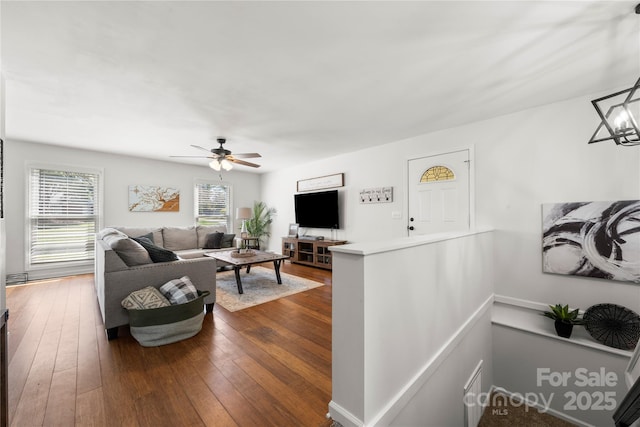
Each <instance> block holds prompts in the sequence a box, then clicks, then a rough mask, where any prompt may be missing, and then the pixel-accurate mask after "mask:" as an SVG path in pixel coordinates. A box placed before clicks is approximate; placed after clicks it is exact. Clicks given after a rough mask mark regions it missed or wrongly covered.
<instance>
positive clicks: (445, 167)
mask: <svg viewBox="0 0 640 427" xmlns="http://www.w3.org/2000/svg"><path fill="white" fill-rule="evenodd" d="M408 171H409V186H408V189H409V211H408V213H409V216H408V217H409V224H408V226H407V229H408V231H409V236H415V235H420V234H430V233H441V232H445V231H458V230H468V229H469V221H470V211H469V209H470V203H469V150H462V151H454V152H451V153H445V154H439V155H436V156H429V157H421V158H418V159H411V160H409V167H408Z"/></svg>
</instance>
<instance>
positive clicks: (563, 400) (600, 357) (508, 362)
mask: <svg viewBox="0 0 640 427" xmlns="http://www.w3.org/2000/svg"><path fill="white" fill-rule="evenodd" d="M493 354H494V356H493V357H494V367H495V368H494V380H495V385H496V386H498V387H502V388H504V389H506V390H508V391H511V392H518V393H521V394H523V395H528V396H532V397H533V396H534V395H535V396H536V398H532V399H531V400H532V401H533V402H535V401H536V399H537V402H539V403H541V402H543V401H544V402H549V408H550V412H551V413H552V414H553V412H554V411H556V412H559V413H560V414H562V415H564V416H566V417H570V419H569V421H571V422H573V423H575V424H578V423H581V424H584V425H592V426H613V425H614V423H613V418H612V417H613V413H614V410H613V409H611V403H612V402H614V403H615V405H616V407H617V405H619V404H620V403H621V402H622V399H623V398H624V396H625V395H626V393H627V387H626V384H625V382H624V371H625V369H626V367H627V364H628V363H629V358H628V357H626V356H623V355H617V354H613V353H610V352H605V351H602V350H598V349H594V348H587V347H583V346H580V345H578V344H575V343H572V342H571V340H561V339H556V338H548V337H545V336H542V335H540V334H532V333H528V332H523V331H520V330H517V329H512V328H508V327H504V326H501V325H494V326H493ZM538 369H548V371H546V372H548V373H549V375H551V376H553V381H555V380H558V378H559V375H565V378H566V381H565V382H564V384H563V383H562V382H561V381H558V383H555V382H553V381H549V380H546V379H545V378H548V377H546V376H545V375H544V374H543V373H541V374H540V381H538V380H539V378H538V376H539V375H538ZM577 369H582V370H583V371H576V370H577ZM603 373H604V374H603ZM585 375H587V376H588V377H589V379H590V382H587V383H586V385H583V383H584V377H585ZM614 375H615V377H614ZM614 378H615V379H614ZM576 396H577V397H578V398H579V400H578V401H577V402H576V400H575V399H574V397H576ZM605 396H606V397H607V400H606V401H605V400H604V399H603V398H604V397H605ZM541 406H545V405H541ZM554 415H555V414H554Z"/></svg>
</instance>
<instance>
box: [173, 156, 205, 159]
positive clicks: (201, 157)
mask: <svg viewBox="0 0 640 427" xmlns="http://www.w3.org/2000/svg"><path fill="white" fill-rule="evenodd" d="M169 157H192V158H197V159H211V158H212V157H211V156H169Z"/></svg>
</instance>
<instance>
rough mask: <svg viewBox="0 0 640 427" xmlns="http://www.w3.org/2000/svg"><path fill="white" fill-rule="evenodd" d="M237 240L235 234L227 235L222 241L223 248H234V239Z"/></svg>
mask: <svg viewBox="0 0 640 427" xmlns="http://www.w3.org/2000/svg"><path fill="white" fill-rule="evenodd" d="M235 238H236V235H235V234H225V235H223V236H222V241H221V242H220V247H221V248H233V247H234V246H233V239H235Z"/></svg>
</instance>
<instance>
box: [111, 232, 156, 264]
mask: <svg viewBox="0 0 640 427" xmlns="http://www.w3.org/2000/svg"><path fill="white" fill-rule="evenodd" d="M110 246H111V249H113V250H114V251H115V252H116V253H117V254H118V256H119V257H120V258H122V260H123V261H124V263H125V264H127V266H129V267H133V266H134V265H144V264H151V263H153V261H152V260H151V257H150V256H149V252H147V250H146V249H145V248H144V247H142V245H141V244H140V243H138V242H136V241H135V240H132V239H129V238H128V237H126V238H121V239H117V240H113V241H111V242H110Z"/></svg>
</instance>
